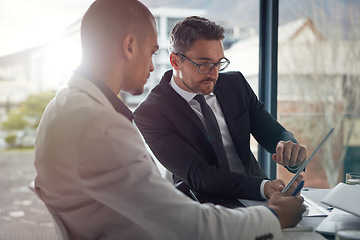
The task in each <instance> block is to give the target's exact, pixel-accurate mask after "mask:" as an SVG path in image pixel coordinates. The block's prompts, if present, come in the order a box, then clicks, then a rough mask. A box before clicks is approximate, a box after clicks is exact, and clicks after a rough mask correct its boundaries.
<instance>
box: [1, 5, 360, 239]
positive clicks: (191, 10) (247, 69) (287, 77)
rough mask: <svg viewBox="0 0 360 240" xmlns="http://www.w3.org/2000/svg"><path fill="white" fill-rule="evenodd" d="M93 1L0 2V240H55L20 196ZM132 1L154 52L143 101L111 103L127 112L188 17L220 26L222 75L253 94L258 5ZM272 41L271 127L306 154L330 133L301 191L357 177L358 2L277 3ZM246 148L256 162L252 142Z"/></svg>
mask: <svg viewBox="0 0 360 240" xmlns="http://www.w3.org/2000/svg"><path fill="white" fill-rule="evenodd" d="M92 2H93V0H71V1H70V0H2V1H0V29H1V37H0V173H1V174H0V180H1V181H0V190H1V195H0V239H52V238H53V237H54V235H53V233H54V232H53V226H52V223H51V221H50V217H49V216H48V214H47V212H46V210H45V209H44V207H43V205H42V204H41V202H38V200H37V199H36V197H35V196H33V195H32V194H31V193H30V192H28V189H27V185H28V183H29V182H30V181H31V180H32V179H33V178H34V177H35V170H34V168H33V160H34V152H33V145H34V141H35V135H36V128H37V126H38V123H39V120H40V118H41V115H42V112H43V111H44V109H45V106H46V105H47V104H48V102H49V101H50V100H51V99H52V98H53V97H54V96H55V94H56V92H57V91H58V90H59V89H61V88H62V87H64V86H66V84H67V82H68V80H69V78H70V76H71V74H72V72H73V70H74V69H75V68H76V67H77V65H78V64H79V62H80V58H81V49H80V34H79V30H80V22H81V18H82V16H83V14H84V13H85V11H86V10H87V8H88V7H89V6H90V4H91V3H92ZM141 2H143V3H144V4H145V5H146V6H148V7H149V8H150V10H151V12H152V13H153V15H154V16H155V19H156V21H157V27H158V41H159V45H160V49H159V51H158V54H157V55H155V56H154V58H153V61H154V65H155V71H154V72H153V73H152V74H151V77H150V78H149V81H148V83H147V84H146V85H145V91H144V94H143V95H140V96H132V95H129V94H126V93H121V94H120V96H119V97H121V98H122V99H123V101H124V102H125V103H126V104H127V105H128V106H129V107H130V108H131V109H134V108H136V106H137V105H138V104H139V103H140V102H141V101H142V100H143V99H144V98H145V97H146V95H147V94H148V93H149V91H150V90H151V89H152V88H153V87H154V86H155V85H156V84H157V83H158V82H159V80H160V78H161V76H162V74H163V73H164V72H165V71H166V70H168V69H170V68H171V67H170V64H169V53H168V50H167V49H168V35H169V32H170V31H171V29H172V27H173V26H174V24H175V23H176V22H177V21H179V20H181V19H183V18H185V17H187V16H190V15H199V16H205V17H207V18H209V19H211V20H213V21H216V22H218V23H221V24H222V25H223V26H224V28H225V29H226V37H225V40H224V48H225V56H226V57H227V58H228V59H229V60H230V61H231V64H230V67H229V68H228V70H236V71H241V72H242V73H243V74H244V75H245V77H246V78H247V80H248V81H249V83H250V85H251V86H252V87H253V89H254V91H255V92H256V93H257V91H258V71H259V36H258V32H259V1H254V0H225V1H212V0H183V1H174V0H143V1H141ZM278 33H279V36H278V96H277V99H278V120H279V121H280V122H281V123H282V124H283V125H284V126H285V127H286V128H287V129H289V130H290V131H291V132H292V133H294V135H295V137H296V138H297V139H298V140H299V141H300V142H301V143H302V144H304V145H305V146H306V147H307V148H308V150H309V153H311V152H312V151H313V150H314V148H315V147H316V146H317V144H318V143H319V142H320V140H321V139H322V138H323V137H324V136H325V134H326V133H327V131H328V130H329V129H330V128H331V127H335V133H334V135H333V136H332V137H331V138H330V139H329V141H328V142H327V143H326V144H325V145H324V146H323V148H322V149H321V150H320V152H319V153H318V154H317V155H316V156H315V158H314V159H313V161H312V162H311V163H310V164H309V166H308V167H307V170H306V173H305V174H304V176H305V180H306V186H307V187H314V188H331V187H333V186H335V185H336V184H337V183H338V182H339V181H343V179H344V173H346V172H351V171H353V172H360V1H358V0H302V1H297V0H279V31H278ZM252 150H253V152H254V154H255V155H257V143H256V141H254V140H253V139H252ZM159 168H160V169H162V167H161V166H160V165H159ZM277 177H278V178H281V179H283V180H284V181H285V182H287V181H288V180H289V179H290V178H291V177H292V175H291V174H288V173H287V171H284V170H283V168H282V167H279V168H278V170H277ZM19 229H23V231H22V230H19Z"/></svg>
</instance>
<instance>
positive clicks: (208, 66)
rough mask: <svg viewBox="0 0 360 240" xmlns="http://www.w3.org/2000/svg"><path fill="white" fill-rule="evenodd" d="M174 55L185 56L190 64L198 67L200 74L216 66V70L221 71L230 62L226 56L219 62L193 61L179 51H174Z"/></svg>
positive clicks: (208, 71)
mask: <svg viewBox="0 0 360 240" xmlns="http://www.w3.org/2000/svg"><path fill="white" fill-rule="evenodd" d="M175 54H176V55H179V56H180V57H182V58H185V59H186V60H188V61H189V62H191V63H192V64H194V66H196V67H197V68H198V71H199V73H200V74H207V73H210V72H211V71H212V70H213V69H214V67H216V68H217V70H218V71H219V72H220V71H223V70H224V69H225V68H227V67H228V66H229V64H230V61H229V59H227V58H226V57H224V58H222V59H221V60H220V61H219V62H217V63H201V64H199V63H196V62H194V61H192V60H191V59H189V58H187V57H186V56H185V55H184V54H181V53H175Z"/></svg>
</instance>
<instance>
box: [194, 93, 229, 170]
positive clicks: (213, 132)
mask: <svg viewBox="0 0 360 240" xmlns="http://www.w3.org/2000/svg"><path fill="white" fill-rule="evenodd" d="M194 99H195V100H196V101H198V102H199V103H200V107H201V112H202V115H203V117H204V119H205V123H206V128H207V132H208V139H209V141H210V142H211V145H212V146H213V149H214V151H215V154H216V156H217V158H218V163H219V167H220V168H221V169H229V164H228V160H227V157H226V152H225V148H224V143H223V141H222V138H221V132H220V128H219V125H218V123H217V120H216V117H215V114H214V112H213V111H212V110H211V108H210V106H209V105H208V104H207V103H206V101H205V98H204V95H196V96H195V97H194Z"/></svg>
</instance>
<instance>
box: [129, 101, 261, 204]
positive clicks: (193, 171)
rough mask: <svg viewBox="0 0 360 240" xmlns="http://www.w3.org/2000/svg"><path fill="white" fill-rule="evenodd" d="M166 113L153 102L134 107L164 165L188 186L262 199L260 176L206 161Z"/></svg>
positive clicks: (213, 192) (136, 116)
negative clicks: (237, 171)
mask: <svg viewBox="0 0 360 240" xmlns="http://www.w3.org/2000/svg"><path fill="white" fill-rule="evenodd" d="M168 114H169V113H168V112H167V111H165V110H159V107H158V105H157V104H154V103H152V104H147V103H144V104H142V105H141V106H140V107H139V108H138V109H137V110H136V111H135V122H136V124H137V126H138V128H139V129H140V131H141V133H142V135H143V136H144V138H145V140H146V142H147V144H148V145H149V147H150V149H151V150H152V152H153V153H154V155H155V156H156V157H157V158H158V160H159V161H160V162H161V163H162V164H163V165H164V167H166V168H167V169H168V170H169V171H170V172H172V173H173V174H174V175H175V176H177V177H178V178H180V179H181V180H182V181H184V182H185V183H186V184H188V185H189V186H190V188H192V189H193V190H196V191H199V192H202V193H207V194H214V195H220V196H224V197H232V198H246V199H259V200H260V199H262V197H261V195H260V184H261V182H262V180H263V178H262V177H254V176H248V175H242V174H239V173H233V172H229V171H226V170H222V169H219V168H217V167H216V166H215V165H211V164H209V161H207V160H208V159H205V156H204V155H203V154H202V153H199V152H198V151H197V148H196V147H194V146H195V145H196V144H197V140H196V139H184V138H183V137H182V136H181V134H180V133H179V130H178V128H177V127H176V126H174V125H173V123H172V121H171V120H170V119H169V118H168V116H167V115H168ZM173 117H174V116H172V118H173ZM195 138H196V137H195ZM190 141H193V142H190Z"/></svg>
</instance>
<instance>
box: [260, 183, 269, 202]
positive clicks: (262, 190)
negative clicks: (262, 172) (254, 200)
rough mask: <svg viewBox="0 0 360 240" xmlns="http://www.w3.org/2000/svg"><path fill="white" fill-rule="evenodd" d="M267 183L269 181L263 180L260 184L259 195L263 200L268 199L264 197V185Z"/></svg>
mask: <svg viewBox="0 0 360 240" xmlns="http://www.w3.org/2000/svg"><path fill="white" fill-rule="evenodd" d="M268 181H270V180H267V179H264V180H262V182H261V184H260V195H261V197H262V198H263V199H268V198H267V197H266V196H265V183H267V182H268Z"/></svg>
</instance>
